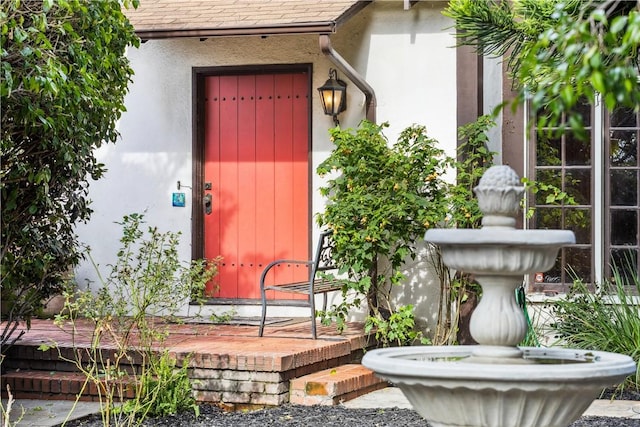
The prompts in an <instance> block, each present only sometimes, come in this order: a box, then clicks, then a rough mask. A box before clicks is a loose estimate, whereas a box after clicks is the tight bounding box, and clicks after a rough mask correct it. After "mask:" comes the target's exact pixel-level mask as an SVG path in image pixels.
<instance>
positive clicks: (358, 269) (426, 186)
mask: <svg viewBox="0 0 640 427" xmlns="http://www.w3.org/2000/svg"><path fill="white" fill-rule="evenodd" d="M387 126H388V125H387V124H382V125H376V124H374V123H371V122H367V121H363V122H362V124H361V126H360V127H359V128H358V129H357V130H356V131H354V130H352V129H348V130H342V129H340V128H334V129H332V130H331V139H332V141H333V142H334V143H335V149H334V150H333V152H332V153H331V155H330V156H329V157H328V158H327V159H326V160H325V161H324V162H322V163H321V164H320V165H319V166H318V174H319V175H320V176H327V175H330V176H329V179H328V181H327V185H326V186H325V187H323V188H321V189H320V191H321V194H322V195H323V196H325V197H326V198H327V204H326V208H325V211H324V212H323V213H321V214H320V215H318V218H317V220H318V223H319V224H320V225H321V226H323V227H328V228H329V229H331V230H333V240H334V243H335V247H334V251H333V254H332V255H333V256H334V258H335V259H336V260H338V263H339V265H340V267H341V273H347V274H348V275H349V278H350V279H351V282H350V283H349V285H348V286H349V287H350V288H351V289H352V290H355V291H356V293H357V294H358V295H363V296H364V297H365V298H366V302H367V304H368V307H369V314H370V316H371V317H374V318H377V319H379V320H382V321H388V320H389V319H390V318H391V316H392V315H393V313H394V308H393V307H392V306H391V302H390V301H389V297H390V292H391V286H394V285H398V284H400V282H401V280H402V278H403V275H402V273H401V272H400V267H401V266H402V264H403V262H404V261H405V259H406V258H407V257H415V254H416V247H415V241H416V239H417V238H419V237H421V236H422V235H423V234H424V231H425V230H426V228H427V227H428V226H430V225H431V224H436V223H438V222H441V221H442V220H443V219H444V218H445V217H446V214H447V212H448V206H447V200H446V184H445V183H444V181H443V180H442V179H441V177H442V176H443V175H444V173H445V172H446V167H447V165H448V163H447V162H448V160H447V159H446V156H445V154H444V152H443V151H442V150H441V149H439V148H436V145H437V141H435V140H434V139H432V138H429V137H428V136H427V135H426V132H425V129H424V127H421V126H412V127H410V128H407V129H405V130H404V131H403V132H402V133H401V135H400V137H399V139H398V141H397V143H396V144H395V145H393V146H390V145H389V144H388V141H387V139H386V138H385V137H384V135H383V133H382V130H383V129H384V128H385V127H387ZM357 302H358V303H359V300H357ZM338 312H339V315H340V316H339V317H342V316H343V315H346V313H347V312H348V307H341V308H338ZM392 341H394V340H392Z"/></svg>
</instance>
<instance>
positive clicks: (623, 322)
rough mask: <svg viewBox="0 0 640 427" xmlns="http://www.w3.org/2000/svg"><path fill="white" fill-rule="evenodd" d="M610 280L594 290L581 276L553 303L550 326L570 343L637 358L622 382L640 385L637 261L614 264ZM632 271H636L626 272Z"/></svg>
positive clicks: (573, 345)
mask: <svg viewBox="0 0 640 427" xmlns="http://www.w3.org/2000/svg"><path fill="white" fill-rule="evenodd" d="M613 270H614V277H613V281H612V282H611V283H607V284H605V285H603V286H602V287H601V288H600V289H597V290H596V291H595V292H591V291H590V290H589V289H588V287H587V286H586V285H585V284H584V283H583V282H582V281H580V280H576V281H575V282H574V283H573V287H572V288H571V292H570V293H569V295H567V298H566V299H562V300H559V301H557V302H555V304H554V306H553V310H554V316H555V323H553V324H552V325H551V326H552V327H553V328H554V329H555V331H556V332H557V335H558V338H560V339H562V340H563V342H565V343H566V345H567V346H568V347H575V348H582V349H587V350H601V351H609V352H613V353H621V354H626V355H628V356H630V357H631V358H633V360H634V361H635V362H636V365H637V370H636V374H635V375H634V376H631V377H629V378H628V379H627V381H626V383H625V384H623V385H622V386H625V385H626V386H632V387H635V388H636V390H638V389H639V388H640V300H639V299H638V298H639V297H638V295H640V277H639V276H638V268H637V266H636V265H633V264H632V263H629V264H628V265H623V266H614V269H613ZM623 271H631V272H635V275H623V274H622V273H621V272H623Z"/></svg>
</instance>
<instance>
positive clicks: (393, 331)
mask: <svg viewBox="0 0 640 427" xmlns="http://www.w3.org/2000/svg"><path fill="white" fill-rule="evenodd" d="M415 326H416V324H415V316H414V314H413V306H412V305H404V306H401V307H398V308H397V309H396V311H395V312H394V313H392V314H391V316H389V319H388V320H385V319H380V318H378V317H373V316H369V317H368V318H367V322H366V324H365V332H366V333H369V332H370V331H371V330H373V329H375V332H376V340H378V342H380V343H381V344H382V345H383V346H384V347H389V346H394V345H398V346H402V345H411V344H414V343H415V342H420V343H421V344H430V343H431V341H430V340H429V339H428V338H426V337H424V336H423V335H422V333H421V332H419V331H416V329H415Z"/></svg>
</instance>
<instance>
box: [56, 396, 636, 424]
mask: <svg viewBox="0 0 640 427" xmlns="http://www.w3.org/2000/svg"><path fill="white" fill-rule="evenodd" d="M605 395H608V396H610V395H611V393H607V394H605ZM603 397H604V396H603ZM616 398H617V399H622V400H640V393H638V392H632V391H626V392H624V393H623V394H622V395H621V394H617V395H616ZM142 425H143V426H145V427H238V426H242V427H245V426H246V427H313V426H318V427H319V426H322V427H338V426H340V427H343V426H351V427H387V426H388V427H391V426H394V427H396V426H402V427H428V426H429V424H428V423H427V422H426V421H424V420H423V419H422V418H421V417H420V415H418V413H417V412H415V411H413V410H411V409H398V408H385V409H349V408H345V407H342V406H300V405H282V406H279V407H277V408H270V409H262V410H258V411H250V412H223V411H222V410H220V409H218V408H217V407H215V406H211V405H202V406H201V407H200V416H199V417H197V418H196V417H195V416H194V415H193V413H191V412H187V413H182V414H178V415H173V416H168V417H163V418H161V419H148V420H146V421H145V422H144V423H143V424H142ZM66 426H68V427H101V426H102V422H101V421H100V418H99V417H98V416H91V417H89V418H86V419H84V420H79V421H76V422H73V423H67V424H66ZM571 427H640V419H626V418H611V417H582V418H580V419H579V420H578V421H576V422H574V423H573V424H571Z"/></svg>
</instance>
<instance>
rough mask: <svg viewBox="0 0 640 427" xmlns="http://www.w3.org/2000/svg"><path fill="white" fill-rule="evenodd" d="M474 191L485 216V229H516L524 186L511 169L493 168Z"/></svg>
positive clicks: (507, 167) (503, 166) (500, 166)
mask: <svg viewBox="0 0 640 427" xmlns="http://www.w3.org/2000/svg"><path fill="white" fill-rule="evenodd" d="M473 191H474V192H475V193H476V196H477V198H478V207H479V208H480V211H481V212H482V214H483V217H482V226H483V227H506V228H515V226H516V217H517V216H518V212H519V211H520V200H522V194H523V193H524V186H521V185H520V178H519V177H518V174H516V172H515V171H514V170H513V169H511V167H509V166H507V165H496V166H491V167H490V168H489V169H487V171H486V172H485V173H484V175H482V178H480V182H479V183H478V186H477V187H476V188H474V189H473Z"/></svg>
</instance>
